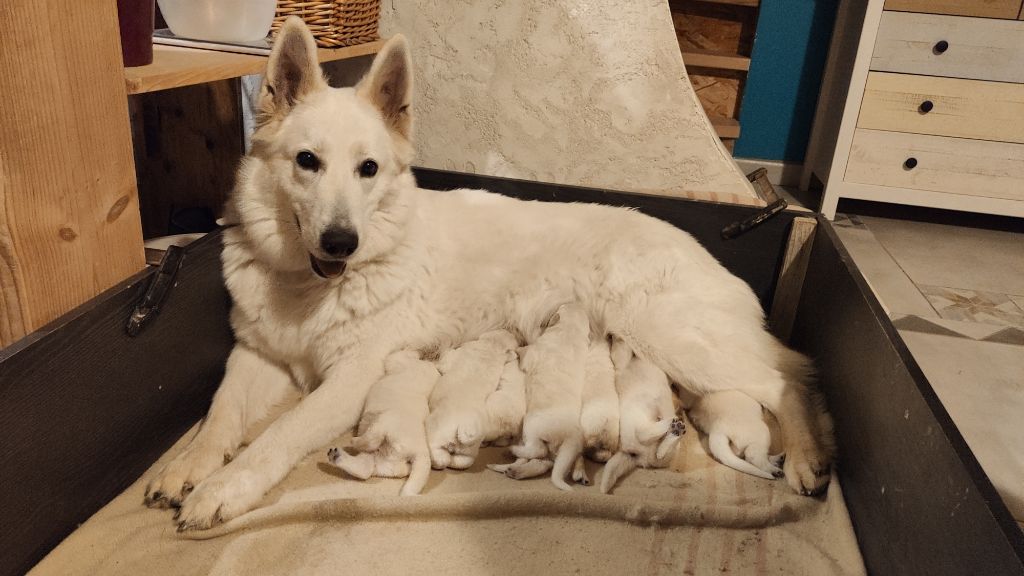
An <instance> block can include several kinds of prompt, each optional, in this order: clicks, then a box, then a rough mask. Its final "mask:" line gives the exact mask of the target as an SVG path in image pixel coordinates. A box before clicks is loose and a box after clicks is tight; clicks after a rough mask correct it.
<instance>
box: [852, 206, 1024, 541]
mask: <svg viewBox="0 0 1024 576" xmlns="http://www.w3.org/2000/svg"><path fill="white" fill-rule="evenodd" d="M835 226H836V231H837V233H838V234H839V237H840V238H841V239H842V241H843V243H844V245H845V246H846V248H847V250H849V252H850V254H851V256H852V257H853V260H854V262H856V264H857V266H858V267H859V268H860V270H861V272H862V273H863V274H864V276H865V277H866V278H867V280H868V283H869V284H871V287H872V289H873V290H874V291H875V294H876V295H877V296H878V298H879V300H881V301H882V304H883V305H884V306H885V308H886V310H887V311H888V313H889V315H890V317H891V318H892V319H893V323H894V325H895V326H896V327H897V328H898V329H899V331H900V335H901V336H902V337H903V339H904V341H905V342H906V343H907V346H908V347H909V348H910V351H911V353H912V354H913V355H914V358H915V359H916V360H917V361H918V363H919V364H920V365H921V369H922V370H923V371H924V373H925V375H926V376H927V377H928V380H929V381H930V382H931V384H932V386H933V387H934V388H935V391H936V393H937V394H938V395H939V397H940V398H941V399H942V402H943V404H944V405H945V407H946V409H947V410H948V411H949V413H950V415H951V416H952V418H953V421H954V422H955V423H956V425H957V427H958V428H959V429H960V432H961V433H962V434H963V436H964V438H965V439H966V440H967V443H968V444H969V445H970V446H971V449H972V450H973V451H974V453H975V455H976V456H977V457H978V460H979V461H980V462H981V465H982V468H984V469H985V472H986V473H987V474H988V475H989V477H990V478H991V479H992V482H993V484H995V486H996V488H997V489H999V491H1000V493H1001V494H1002V496H1003V500H1004V501H1005V502H1006V504H1007V506H1008V507H1009V508H1010V511H1011V512H1012V513H1013V515H1014V517H1015V518H1016V519H1017V521H1018V522H1024V234H1020V233H1012V232H1000V231H993V230H984V229H977V228H967V227H958V226H949V225H942V224H930V223H924V222H912V221H906V220H895V219H886V218H876V217H866V216H859V217H858V216H852V215H849V216H848V215H842V214H840V215H838V216H837V217H836V221H835Z"/></svg>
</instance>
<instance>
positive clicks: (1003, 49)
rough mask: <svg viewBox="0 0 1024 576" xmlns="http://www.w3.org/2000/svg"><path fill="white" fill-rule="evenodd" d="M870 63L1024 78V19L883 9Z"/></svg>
mask: <svg viewBox="0 0 1024 576" xmlns="http://www.w3.org/2000/svg"><path fill="white" fill-rule="evenodd" d="M940 42H943V43H944V44H942V45H941V46H938V47H937V45H938V44H939V43H940ZM871 69H872V70H880V71H886V72H905V73H909V74H928V75H931V76H951V77H955V78H973V79H977V80H998V81H1001V82H1024V22H1021V21H1017V20H997V19H992V18H964V17H959V16H937V15H934V14H914V13H911V12H884V13H883V14H882V22H881V24H880V25H879V27H878V39H877V40H876V41H875V51H874V53H873V54H872V56H871Z"/></svg>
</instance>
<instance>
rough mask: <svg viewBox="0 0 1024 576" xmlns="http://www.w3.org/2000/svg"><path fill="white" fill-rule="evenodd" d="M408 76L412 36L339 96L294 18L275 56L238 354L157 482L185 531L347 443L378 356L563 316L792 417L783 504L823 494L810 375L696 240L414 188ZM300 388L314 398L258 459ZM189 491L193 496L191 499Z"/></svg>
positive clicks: (489, 197)
mask: <svg viewBox="0 0 1024 576" xmlns="http://www.w3.org/2000/svg"><path fill="white" fill-rule="evenodd" d="M411 98H412V72H411V60H410V56H409V49H408V46H407V44H406V41H405V39H404V38H402V37H401V36H396V37H395V38H393V39H392V40H391V41H390V42H388V43H387V45H386V46H384V48H383V50H382V51H381V52H380V54H379V55H378V56H377V58H376V59H375V61H374V63H373V66H372V67H371V69H370V71H369V73H368V74H367V76H366V77H365V78H364V79H363V80H362V81H361V82H360V83H359V84H358V86H356V87H355V88H354V89H353V88H342V89H332V88H329V87H328V86H327V83H326V81H325V80H324V78H323V75H322V73H321V71H320V67H319V65H318V64H317V58H316V47H315V44H314V41H313V37H312V35H311V34H310V33H309V31H308V30H307V29H306V28H305V26H304V25H303V24H302V23H301V22H300V21H299V20H297V19H292V20H290V21H289V22H287V24H286V25H285V26H284V28H283V30H282V31H281V33H280V35H279V37H278V39H277V41H276V42H275V45H274V50H273V52H272V54H271V55H270V60H269V64H268V68H267V74H266V82H265V85H264V88H263V93H262V94H261V101H260V109H259V114H258V121H257V124H258V126H257V130H256V132H255V134H254V136H253V146H252V151H251V153H250V154H249V155H248V157H246V158H245V159H244V161H243V162H242V165H241V168H240V169H239V174H238V182H237V186H236V188H235V191H234V194H233V197H232V198H231V200H230V202H229V204H228V217H229V218H230V219H231V220H232V221H233V222H234V223H236V224H237V225H236V226H234V227H231V228H229V229H228V230H227V231H226V232H225V234H224V244H225V245H224V252H223V256H222V260H223V266H224V275H225V278H226V282H227V286H228V290H229V291H230V293H231V295H232V297H233V299H234V308H233V310H232V314H231V322H232V326H233V327H234V330H235V335H236V337H237V339H238V342H237V344H236V345H235V348H234V350H233V351H232V352H231V355H230V357H229V358H228V361H227V372H226V374H225V376H224V381H223V382H222V383H221V385H220V388H219V389H218V391H217V394H216V395H215V396H214V399H213V404H212V406H211V407H210V412H209V414H208V415H207V417H206V419H205V421H204V423H203V425H202V427H201V429H200V430H199V433H198V434H197V435H196V437H195V438H194V439H193V440H192V442H191V444H189V446H188V447H187V448H186V449H185V450H184V452H182V454H181V455H180V456H178V457H177V458H176V459H175V460H173V461H172V462H170V463H169V464H168V465H167V466H166V468H164V469H163V470H162V471H161V472H160V473H159V474H158V475H157V476H156V477H155V478H154V479H153V480H152V481H151V482H150V483H149V486H148V487H147V490H146V501H147V503H148V504H149V505H151V506H167V505H170V506H180V510H179V520H180V524H179V527H180V528H181V529H204V528H208V527H210V526H211V525H212V524H213V523H215V522H217V521H222V520H228V519H230V518H233V517H235V516H238V515H239V514H242V513H243V512H246V511H247V510H249V509H251V508H252V507H253V506H254V505H255V504H256V503H257V502H258V501H259V500H260V498H261V497H262V496H263V495H264V493H266V491H267V490H269V489H270V488H272V487H273V486H274V485H276V484H277V483H278V482H279V481H281V479H283V478H284V477H285V475H287V474H288V472H289V471H290V470H291V468H292V467H293V466H294V465H295V464H296V463H297V462H298V461H299V460H300V459H302V458H303V457H304V456H305V455H306V454H308V453H309V452H311V451H312V450H315V449H317V448H319V447H321V446H323V445H324V444H326V443H327V442H329V441H330V440H331V439H333V438H335V437H336V436H338V435H339V434H342V433H344V432H345V431H347V430H349V429H351V428H352V427H353V426H354V425H355V424H356V422H357V421H358V419H359V414H360V411H361V409H362V406H363V400H364V397H365V396H366V393H367V390H368V389H369V387H370V386H371V385H372V384H373V383H374V382H375V381H376V380H377V379H379V378H380V377H381V376H382V375H383V361H384V358H385V357H386V356H387V355H388V354H390V353H391V352H393V351H396V350H398V349H402V348H411V349H417V350H429V349H437V348H443V347H446V346H450V345H457V344H460V343H462V342H464V341H466V340H469V339H473V338H476V337H477V336H478V335H480V334H481V333H483V332H485V331H487V330H492V329H495V328H497V327H509V328H512V329H514V330H517V331H518V332H519V333H520V334H521V335H523V336H524V338H525V339H527V340H530V339H532V338H533V337H535V336H536V334H537V332H538V330H539V328H540V326H541V324H542V323H543V322H544V321H545V320H546V319H547V318H548V317H549V316H550V315H551V314H552V313H553V312H554V310H555V309H556V308H557V307H558V306H559V305H560V304H562V303H565V302H570V301H575V302H580V303H582V304H583V305H584V306H585V307H586V309H587V311H588V314H589V315H590V318H591V322H592V323H593V325H594V326H595V327H597V328H598V329H603V330H606V331H607V332H609V333H612V334H615V335H617V336H619V337H620V338H622V339H623V340H625V341H626V342H627V343H628V344H629V345H630V346H631V347H632V348H633V350H634V351H635V352H636V354H638V355H640V356H643V357H645V358H647V359H649V360H651V361H653V362H654V363H655V364H656V365H657V366H659V367H660V368H662V369H663V370H664V371H665V372H666V373H667V374H668V375H669V376H670V378H671V379H672V380H673V381H674V382H676V383H677V384H679V385H680V386H683V387H685V388H686V389H688V390H690V391H692V392H694V393H696V394H703V393H706V392H710V391H716V390H728V389H736V390H741V391H743V392H745V393H746V394H748V395H749V396H751V397H753V398H754V399H756V400H757V401H758V402H760V403H761V404H763V405H764V406H765V407H767V408H768V409H769V410H771V411H772V412H773V413H774V414H775V415H776V416H777V417H778V418H779V420H780V423H781V427H782V434H783V443H784V447H785V450H786V454H787V458H786V463H785V472H786V478H787V480H788V482H789V484H790V486H792V487H793V489H795V490H797V491H799V492H801V493H805V494H811V493H816V492H818V491H820V490H821V489H822V488H823V487H824V486H825V485H826V484H827V483H828V470H829V465H830V460H831V440H830V433H831V431H830V430H829V429H828V426H827V417H826V416H825V415H824V412H823V411H822V410H821V409H820V407H819V406H817V403H816V402H815V401H813V398H812V396H811V395H810V394H809V392H808V390H807V388H806V385H805V380H806V378H807V375H808V364H807V362H806V360H805V359H804V358H803V357H802V356H800V355H799V354H796V353H795V352H792V351H790V350H788V349H787V348H785V347H784V346H783V345H782V344H780V343H779V342H778V341H777V340H776V339H775V338H774V337H772V336H771V335H770V334H769V333H768V332H766V331H765V329H764V316H763V312H762V310H761V308H760V305H759V303H758V301H757V299H756V298H755V296H754V294H753V293H752V291H751V290H750V288H749V287H748V286H747V285H746V284H745V283H743V281H741V280H739V279H737V278H736V277H734V276H732V275H731V274H730V273H729V272H727V271H726V270H725V269H724V268H723V267H722V266H721V265H720V264H719V263H718V262H717V261H716V260H715V259H714V258H713V257H712V256H711V255H710V254H708V252H707V251H705V250H704V249H703V248H702V247H701V246H700V245H699V244H698V243H697V242H696V241H695V240H694V239H693V238H692V237H690V236H689V235H687V234H686V233H684V232H681V231H680V230H678V229H676V228H674V227H672V226H670V225H669V224H666V223H664V222H661V221H659V220H656V219H654V218H650V217H647V216H644V215H641V214H639V213H637V212H634V211H630V210H627V209H622V208H612V207H607V206H599V205H582V204H571V205H570V204H555V203H538V202H522V201H518V200H513V199H510V198H506V197H502V196H499V195H496V194H491V193H487V192H483V191H477V190H460V191H455V192H444V193H442V192H433V191H428V190H422V189H419V188H417V187H416V182H415V180H414V179H413V176H412V173H411V172H410V169H409V165H410V162H411V160H412V156H413V147H412V141H411V137H412V117H411V111H410V107H409V105H410V102H411ZM295 386H298V387H299V388H300V389H301V390H302V391H304V392H308V395H307V396H306V397H305V398H304V399H303V400H302V401H301V402H300V403H299V404H298V405H297V406H296V407H295V408H293V409H291V410H290V411H288V412H286V413H285V414H284V415H282V416H281V417H280V418H278V419H277V420H276V421H275V422H273V423H272V424H271V425H270V426H269V428H267V429H266V430H265V431H264V432H263V433H262V434H260V435H259V436H258V437H257V438H256V439H255V440H254V441H253V442H252V444H251V445H249V446H248V448H246V449H245V450H244V451H242V452H241V453H240V454H238V455H237V457H235V458H234V460H232V461H231V462H230V463H228V464H226V465H225V464H224V461H225V459H226V457H229V456H231V455H233V454H234V453H235V451H236V450H238V448H239V446H240V444H241V443H242V440H243V438H244V437H245V436H246V434H247V433H248V432H249V431H250V430H251V429H252V428H253V427H254V426H255V425H256V424H258V423H259V422H260V421H261V420H263V419H264V418H265V417H267V415H268V414H269V413H270V412H271V411H272V409H273V408H274V406H275V405H276V404H278V403H280V402H281V401H282V399H283V398H285V397H287V396H288V394H289V392H290V390H293V387H295ZM193 488H194V489H193Z"/></svg>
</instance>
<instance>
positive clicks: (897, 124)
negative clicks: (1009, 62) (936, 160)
mask: <svg viewBox="0 0 1024 576" xmlns="http://www.w3.org/2000/svg"><path fill="white" fill-rule="evenodd" d="M925 101H929V102H931V103H932V104H933V108H932V109H931V110H930V111H929V112H927V113H924V112H922V111H920V106H921V104H922V103H924V102H925ZM857 127H858V128H872V129H875V130H891V131H894V132H913V133H915V134H933V135H936V136H953V137H956V138H976V139H979V140H995V141H999V142H1018V143H1024V84H1010V83H1008V82H985V81H982V80H962V79H960V78H940V77H936V76H915V75H910V74H891V73H888V72H871V73H869V74H868V80H867V84H866V86H865V88H864V101H863V103H862V104H861V109H860V117H859V118H858V120H857Z"/></svg>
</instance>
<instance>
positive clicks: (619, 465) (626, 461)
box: [601, 452, 636, 494]
mask: <svg viewBox="0 0 1024 576" xmlns="http://www.w3.org/2000/svg"><path fill="white" fill-rule="evenodd" d="M635 468H636V460H634V459H633V457H632V456H630V455H629V454H627V453H625V452H616V453H615V455H614V456H612V457H611V458H609V459H608V463H607V464H605V465H604V470H602V471H601V493H602V494H608V493H609V492H611V490H612V487H613V486H615V483H616V482H618V481H619V478H622V477H623V476H625V475H626V474H629V473H630V472H632V471H633V470H634V469H635Z"/></svg>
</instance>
